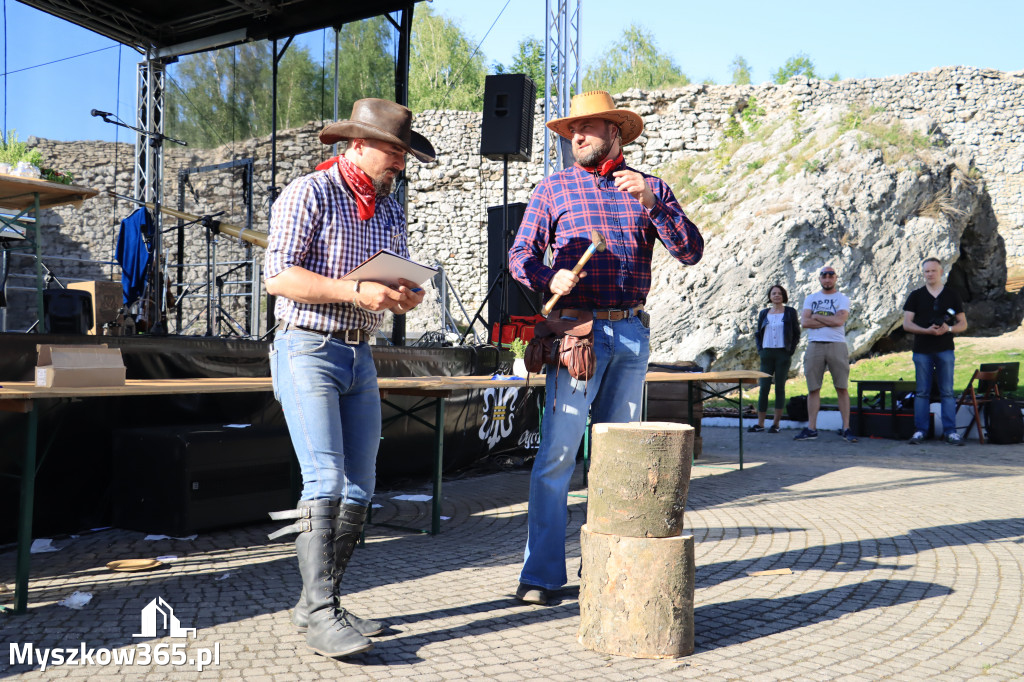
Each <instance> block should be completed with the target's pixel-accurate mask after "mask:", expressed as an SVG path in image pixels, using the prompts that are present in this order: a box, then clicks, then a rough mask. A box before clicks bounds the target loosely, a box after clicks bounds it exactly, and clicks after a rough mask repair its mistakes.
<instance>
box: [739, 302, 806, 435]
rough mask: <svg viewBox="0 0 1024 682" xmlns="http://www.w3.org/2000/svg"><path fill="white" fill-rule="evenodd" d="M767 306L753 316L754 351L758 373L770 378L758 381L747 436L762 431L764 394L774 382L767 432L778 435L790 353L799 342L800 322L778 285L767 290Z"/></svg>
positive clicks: (765, 395) (791, 356)
mask: <svg viewBox="0 0 1024 682" xmlns="http://www.w3.org/2000/svg"><path fill="white" fill-rule="evenodd" d="M768 302H769V303H770V304H771V305H770V306H769V307H767V308H765V309H764V310H762V311H761V312H760V314H758V316H757V332H756V334H755V338H756V339H757V352H758V354H759V355H760V356H761V371H762V372H764V373H765V374H771V375H772V378H767V377H766V378H764V379H761V381H760V385H761V390H760V392H759V395H758V396H757V424H755V425H754V426H751V427H750V428H749V429H747V430H748V431H749V432H750V433H758V432H761V431H764V419H765V416H767V414H768V391H769V390H770V389H771V385H772V379H774V380H775V418H774V420H773V422H772V425H771V428H769V429H768V433H778V432H779V421H780V420H781V419H782V410H783V408H784V407H785V405H786V378H787V377H788V376H789V366H790V363H791V362H792V360H793V353H794V352H796V346H797V344H798V343H799V342H800V320H799V319H798V317H797V314H796V310H795V309H793V308H791V307H789V306H788V305H786V303H788V302H789V294H788V293H786V289H785V287H783V286H782V285H781V284H773V285H772V286H771V287H770V288H769V289H768Z"/></svg>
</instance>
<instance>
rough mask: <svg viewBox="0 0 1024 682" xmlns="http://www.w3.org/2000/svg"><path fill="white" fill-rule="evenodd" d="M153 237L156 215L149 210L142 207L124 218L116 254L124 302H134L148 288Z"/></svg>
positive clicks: (128, 303) (127, 303) (126, 303)
mask: <svg viewBox="0 0 1024 682" xmlns="http://www.w3.org/2000/svg"><path fill="white" fill-rule="evenodd" d="M152 237H153V218H152V217H151V216H150V215H149V211H148V210H147V209H145V208H140V209H138V210H137V211H135V213H132V214H131V215H130V216H128V217H127V218H125V219H124V220H122V221H121V232H120V233H119V234H118V235H117V254H116V256H117V262H118V263H120V264H121V287H122V289H123V290H124V303H125V305H130V304H132V303H134V302H135V300H136V299H138V298H139V297H140V296H142V292H143V291H145V289H146V275H147V273H148V272H149V262H150V260H151V258H152V257H151V255H150V253H149V247H148V246H146V240H148V239H152Z"/></svg>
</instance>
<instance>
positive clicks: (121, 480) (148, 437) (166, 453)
mask: <svg viewBox="0 0 1024 682" xmlns="http://www.w3.org/2000/svg"><path fill="white" fill-rule="evenodd" d="M294 462H295V455H294V450H293V449H292V444H291V440H290V439H289V437H288V431H287V430H286V429H284V428H272V427H261V426H253V425H250V426H247V427H245V428H234V427H228V426H222V425H220V424H213V425H191V426H154V427H135V428H126V429H118V430H116V431H114V457H113V471H112V483H113V493H114V496H113V505H114V508H113V512H114V525H115V526H117V527H119V528H126V529H128V530H138V531H143V532H146V533H162V534H164V535H170V536H172V537H182V536H185V535H191V534H192V533H196V532H199V531H206V530H211V529H213V528H223V527H227V526H234V525H239V524H243V523H265V522H266V521H267V520H268V516H267V512H271V511H277V510H279V509H288V508H290V507H294V506H295V501H296V499H297V498H298V496H299V495H298V487H297V486H298V485H299V484H298V479H297V477H298V472H297V471H293V469H294V468H295V464H294ZM293 481H294V483H293Z"/></svg>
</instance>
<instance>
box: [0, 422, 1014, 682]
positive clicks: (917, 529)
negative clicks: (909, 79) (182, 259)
mask: <svg viewBox="0 0 1024 682" xmlns="http://www.w3.org/2000/svg"><path fill="white" fill-rule="evenodd" d="M704 436H705V438H704V450H705V454H704V456H702V457H701V459H700V460H698V463H699V464H701V466H698V467H695V469H694V477H693V482H692V485H691V487H690V497H689V504H688V505H687V512H686V526H687V529H688V532H692V533H693V534H694V535H695V536H696V540H697V544H696V557H697V583H696V598H695V614H694V615H695V624H696V633H697V634H696V652H695V653H694V654H693V655H692V656H688V657H685V658H680V659H674V660H639V659H631V658H622V657H616V656H607V655H602V654H598V653H595V652H593V651H590V650H587V649H584V648H582V647H581V646H580V645H579V644H578V643H577V641H576V631H577V627H578V625H579V608H578V603H577V594H578V583H577V582H576V578H575V576H576V569H577V566H578V565H579V559H578V557H579V528H580V525H581V524H582V522H583V520H584V517H585V508H586V501H585V499H584V498H582V497H570V498H569V508H570V512H571V513H570V521H569V523H570V527H569V529H568V535H569V543H568V547H569V557H570V558H569V560H568V569H569V575H570V576H572V580H573V582H571V583H570V585H569V587H568V588H567V589H566V590H565V592H564V594H563V596H562V598H561V600H560V602H559V603H557V604H556V605H553V606H549V607H537V606H527V605H522V604H519V603H518V602H516V601H515V600H514V599H513V598H512V592H513V591H514V589H515V586H516V581H517V577H518V570H519V563H520V560H521V556H522V549H523V542H524V539H525V534H526V495H527V490H528V485H529V474H528V472H524V471H511V472H506V473H498V474H491V475H486V476H476V477H470V476H466V477H462V478H459V479H456V480H452V481H449V482H446V484H445V488H444V491H445V505H444V513H445V515H447V516H450V517H451V518H450V519H449V520H446V521H445V522H444V526H443V532H442V534H441V535H439V536H436V537H430V536H425V535H414V534H410V533H404V532H400V531H394V530H390V529H386V528H381V527H379V526H374V527H371V528H370V531H369V534H368V542H367V545H366V547H365V548H363V549H359V550H357V552H356V554H355V556H354V557H353V560H352V564H351V566H350V568H349V572H348V575H347V576H346V590H347V593H348V594H347V595H346V596H345V597H344V603H345V604H346V605H347V606H348V607H350V608H351V609H352V610H354V611H355V612H356V613H359V614H361V615H368V616H373V617H378V618H386V619H387V621H388V623H389V625H390V629H389V630H388V631H387V632H386V633H385V635H384V636H383V637H380V638H378V639H377V645H376V647H375V648H374V649H373V650H372V651H370V652H367V653H365V654H362V655H359V656H356V657H353V658H350V659H346V660H342V661H335V660H331V659H326V658H323V657H320V656H318V655H316V654H313V653H311V652H310V651H309V650H308V649H307V648H306V646H305V643H304V639H303V636H302V635H301V634H299V633H298V632H296V630H295V628H294V627H293V626H292V625H291V622H290V620H289V609H290V608H291V606H292V604H293V602H294V600H295V598H296V596H297V594H298V592H299V577H298V571H297V569H296V564H295V558H294V552H293V550H292V547H291V545H290V543H289V542H271V541H268V540H267V539H266V533H267V532H268V531H269V530H272V529H273V528H275V527H276V526H275V525H274V524H270V523H268V524H259V525H254V526H248V527H244V528H237V529H233V530H227V531H221V532H214V533H208V534H202V535H200V536H199V537H198V538H196V539H195V540H192V541H186V540H163V541H145V540H144V539H143V537H144V535H143V534H142V533H136V532H129V531H122V530H106V531H101V532H95V533H92V534H87V535H82V536H80V537H77V538H72V539H67V540H65V541H62V543H58V544H64V545H65V546H64V547H63V549H62V550H61V551H59V552H54V553H48V554H35V555H33V558H32V584H31V588H32V589H31V594H30V612H29V613H28V615H25V616H11V615H4V616H0V640H2V641H3V643H4V647H3V653H2V657H0V678H5V679H7V678H9V679H12V680H19V681H20V680H37V679H55V678H64V677H67V678H78V679H90V680H107V679H109V680H146V681H155V680H190V679H212V680H231V679H245V680H246V682H257V681H260V680H282V681H283V680H314V679H345V680H353V681H355V680H391V679H415V680H448V679H478V680H480V679H488V680H490V679H493V680H536V679H544V680H578V679H587V680H631V679H701V680H757V681H759V680H832V679H838V680H973V679H977V680H986V681H988V680H1020V679H1022V678H1024V616H1022V611H1021V594H1022V592H1021V589H1022V583H1024V446H992V445H989V446H980V445H969V446H966V447H961V448H956V447H951V446H947V445H942V444H938V443H925V444H922V445H918V446H910V445H907V444H904V443H899V442H894V441H883V440H862V441H861V442H860V443H858V444H855V445H851V444H848V443H844V442H842V441H841V440H840V439H839V437H838V436H836V435H835V434H824V433H823V434H822V437H821V438H819V439H818V440H817V441H813V442H805V443H794V442H793V440H792V438H791V436H787V435H786V434H785V433H783V434H779V435H769V434H751V435H747V436H746V439H745V440H746V446H747V453H746V454H747V457H746V467H745V468H744V470H742V471H738V470H737V468H736V466H735V464H734V462H735V453H736V431H735V430H729V429H721V428H718V429H715V428H709V429H705V433H704ZM574 482H575V485H574V488H575V489H576V490H577V491H581V492H582V491H583V490H584V486H583V484H582V479H581V476H580V472H577V475H576V478H575V479H574ZM427 488H428V486H426V485H424V486H423V488H421V489H418V490H406V491H401V492H412V493H424V492H428V490H427ZM394 494H396V493H392V492H388V493H379V494H378V498H377V500H378V501H379V502H380V503H381V504H382V505H383V507H382V508H381V509H379V510H377V513H376V520H378V521H387V520H399V521H403V522H407V521H412V522H416V523H419V524H421V525H426V524H427V522H428V519H427V514H428V507H429V505H428V504H427V503H419V502H407V501H402V502H398V501H394V500H392V499H391V497H393V495H394ZM169 554H176V555H178V556H179V557H180V558H179V559H178V560H177V561H173V562H170V563H169V565H168V566H167V567H166V568H163V569H159V570H157V571H153V572H149V573H137V574H129V573H113V572H110V571H107V570H106V569H105V568H104V566H105V564H106V563H107V562H108V561H111V560H113V559H124V558H139V557H154V556H159V555H169ZM766 569H790V570H791V571H792V574H789V575H770V576H752V575H750V574H751V573H752V572H755V571H762V570H766ZM13 574H14V552H13V551H12V550H8V551H5V552H3V553H2V554H0V576H2V581H3V582H7V583H8V584H10V583H11V582H12V581H13ZM76 590H79V591H88V592H91V593H92V594H93V599H92V601H91V602H89V604H88V605H86V606H85V608H84V609H82V610H80V611H76V610H72V609H69V608H66V607H64V606H59V605H57V603H56V602H57V601H58V600H60V599H62V598H64V597H67V596H68V595H70V594H71V593H72V592H74V591H76ZM156 597H162V598H163V599H165V600H166V602H167V603H168V604H169V605H170V606H172V607H173V609H174V614H175V616H176V617H177V618H179V620H180V624H181V626H182V627H194V628H197V632H196V637H195V639H192V638H191V637H190V638H188V639H182V638H175V637H170V636H168V634H167V631H166V630H162V629H161V630H158V632H157V634H158V635H165V636H163V637H153V636H147V637H133V635H134V634H135V633H139V634H143V633H141V630H142V628H141V625H140V624H141V618H140V611H141V609H142V608H143V607H144V606H145V605H146V604H148V603H149V602H150V601H152V600H153V599H155V598H156ZM8 601H9V596H8ZM12 642H13V643H16V644H17V645H18V647H19V648H18V649H17V651H18V652H24V651H25V645H26V644H28V643H31V644H32V645H33V646H34V647H35V648H36V650H44V649H47V648H51V649H53V648H75V649H80V647H82V646H84V647H86V649H87V650H88V649H93V650H94V651H96V652H97V653H95V654H94V656H93V658H94V660H95V661H96V662H95V663H94V664H91V665H87V666H79V665H57V666H52V667H49V668H48V669H46V670H45V671H40V669H39V668H40V666H39V665H38V664H36V665H33V666H30V665H28V664H26V663H18V662H13V663H12V661H11V659H10V655H11V651H10V645H9V643H12ZM182 644H184V645H185V646H184V647H182V646H181V645H182ZM160 645H164V646H163V647H162V648H158V647H160ZM174 645H177V646H178V649H175V648H174ZM146 646H148V647H149V652H150V654H151V656H153V658H154V661H155V659H156V656H157V655H165V656H168V657H178V656H180V655H181V652H182V651H184V656H183V657H184V658H186V660H187V659H189V658H199V657H201V656H203V655H204V653H203V652H202V651H201V650H203V649H209V650H210V651H211V654H212V653H216V654H217V656H218V658H217V660H216V661H215V662H212V663H210V664H209V665H207V666H206V668H205V670H203V671H202V672H201V673H200V672H196V671H195V669H194V666H189V665H171V664H165V665H158V664H157V663H156V662H151V663H150V664H149V665H138V664H134V665H113V664H111V665H108V666H104V665H101V663H103V662H104V659H103V657H104V653H103V652H101V651H100V650H118V651H119V652H120V653H121V654H122V655H123V654H124V652H129V651H134V652H135V654H136V655H142V652H143V651H144V649H145V647H146ZM160 652H162V654H161V653H160ZM106 655H109V654H106Z"/></svg>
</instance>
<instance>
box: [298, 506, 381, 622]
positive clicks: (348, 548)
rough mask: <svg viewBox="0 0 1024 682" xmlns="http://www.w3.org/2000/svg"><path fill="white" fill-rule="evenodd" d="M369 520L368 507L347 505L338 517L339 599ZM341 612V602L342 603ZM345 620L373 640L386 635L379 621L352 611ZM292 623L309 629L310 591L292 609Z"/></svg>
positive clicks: (336, 567)
mask: <svg viewBox="0 0 1024 682" xmlns="http://www.w3.org/2000/svg"><path fill="white" fill-rule="evenodd" d="M365 519H366V507H363V506H361V505H356V504H344V505H342V507H341V512H340V514H339V515H338V526H337V533H336V535H335V543H334V580H335V583H334V587H335V595H336V596H337V595H340V594H341V579H342V577H343V576H344V575H345V569H346V568H347V567H348V562H349V560H350V559H351V558H352V553H353V551H354V550H355V547H356V544H357V543H358V542H359V537H360V536H361V535H362V533H363V523H364V521H365ZM339 608H340V602H339ZM343 610H344V612H345V618H346V620H348V622H349V624H351V625H352V627H354V628H355V629H356V630H357V631H359V634H361V635H363V636H364V637H373V636H375V635H379V634H380V633H382V632H384V624H383V623H382V622H381V621H379V620H371V619H369V618H360V617H359V616H357V615H355V614H354V613H352V612H351V611H349V610H347V609H343ZM292 623H293V624H294V625H295V627H297V628H298V629H299V631H300V632H301V631H303V630H305V629H306V628H307V627H308V626H309V606H307V604H306V588H305V587H303V588H302V593H301V594H299V603H298V604H296V605H295V608H294V609H292Z"/></svg>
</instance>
